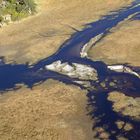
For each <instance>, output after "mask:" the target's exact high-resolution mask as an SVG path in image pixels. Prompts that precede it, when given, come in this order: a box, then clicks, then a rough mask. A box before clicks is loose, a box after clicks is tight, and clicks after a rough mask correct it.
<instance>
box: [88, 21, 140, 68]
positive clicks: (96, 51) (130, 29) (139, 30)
mask: <svg viewBox="0 0 140 140" xmlns="http://www.w3.org/2000/svg"><path fill="white" fill-rule="evenodd" d="M139 38H140V22H139V21H137V20H136V21H126V22H124V23H121V24H119V25H118V26H117V27H115V28H113V29H112V30H111V34H108V35H107V36H106V37H105V38H104V39H103V40H102V41H100V42H99V43H97V44H96V45H95V46H94V47H92V48H91V49H90V50H89V51H88V55H89V57H90V58H91V59H93V60H100V61H103V62H105V63H106V64H107V65H112V64H125V63H128V64H129V65H132V66H140V61H139V60H140V53H139V52H140V47H139V46H140V42H139Z"/></svg>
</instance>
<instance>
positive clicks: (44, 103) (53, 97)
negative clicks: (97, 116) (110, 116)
mask: <svg viewBox="0 0 140 140" xmlns="http://www.w3.org/2000/svg"><path fill="white" fill-rule="evenodd" d="M86 104H87V97H86V91H84V90H82V91H81V89H79V88H78V87H75V86H72V85H69V86H67V85H65V84H63V83H60V82H58V81H54V80H48V81H47V82H45V83H42V84H41V85H37V86H34V87H33V88H32V89H29V88H26V87H22V88H20V89H19V90H16V91H9V92H7V93H5V94H4V95H2V96H0V124H1V125H0V139H1V140H7V139H9V140H13V139H20V140H25V139H27V140H35V139H37V140H87V139H88V140H91V139H92V137H93V134H92V120H90V117H89V116H87V115H86V114H87V113H88V112H87V110H86Z"/></svg>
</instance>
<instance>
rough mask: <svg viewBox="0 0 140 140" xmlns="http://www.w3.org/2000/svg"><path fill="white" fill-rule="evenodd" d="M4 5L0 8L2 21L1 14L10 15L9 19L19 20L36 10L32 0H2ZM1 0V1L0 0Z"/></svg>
mask: <svg viewBox="0 0 140 140" xmlns="http://www.w3.org/2000/svg"><path fill="white" fill-rule="evenodd" d="M3 1H5V2H6V6H4V7H2V8H0V17H1V18H0V22H2V21H3V18H2V16H4V15H7V14H9V15H11V20H13V21H15V20H19V19H21V18H24V17H27V16H29V15H31V14H34V13H35V12H36V11H35V9H36V4H35V2H34V0H3ZM1 2H2V1H1Z"/></svg>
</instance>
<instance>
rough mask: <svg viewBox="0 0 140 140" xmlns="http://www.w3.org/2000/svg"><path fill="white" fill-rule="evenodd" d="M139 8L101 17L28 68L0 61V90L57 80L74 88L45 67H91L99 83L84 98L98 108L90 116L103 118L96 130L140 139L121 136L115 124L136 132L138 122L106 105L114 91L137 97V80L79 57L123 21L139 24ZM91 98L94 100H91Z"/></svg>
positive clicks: (131, 134)
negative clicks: (59, 63) (60, 64)
mask: <svg viewBox="0 0 140 140" xmlns="http://www.w3.org/2000/svg"><path fill="white" fill-rule="evenodd" d="M138 4H140V2H139V1H138V0H137V1H135V2H134V3H132V5H130V6H128V7H124V8H122V9H120V10H118V11H112V12H110V14H108V15H106V16H103V17H102V18H101V19H100V20H98V21H96V22H93V23H89V24H87V25H85V28H84V29H83V30H82V31H79V32H76V33H74V34H73V35H72V36H71V38H70V39H69V40H67V41H66V42H64V43H63V44H62V45H61V46H60V49H59V50H58V52H56V53H55V54H54V55H52V56H51V57H49V58H45V59H43V60H41V61H39V62H38V63H36V64H34V65H32V66H29V65H28V64H21V65H17V64H5V63H4V62H3V61H2V59H1V64H0V83H1V84H0V90H1V91H5V90H14V89H16V88H17V87H16V84H26V85H27V86H28V87H32V86H33V85H34V84H35V83H38V82H43V81H45V80H47V79H49V78H52V79H56V80H60V81H62V82H65V83H67V84H75V83H74V80H78V79H72V78H70V77H67V76H65V75H62V74H58V73H56V72H52V71H48V70H46V69H45V68H44V67H45V65H48V64H51V63H52V62H54V61H56V60H61V61H62V62H69V63H80V64H86V65H90V66H91V67H93V68H95V69H96V70H97V72H98V75H99V81H98V82H96V83H95V81H90V83H91V85H92V86H96V89H97V90H96V91H94V90H93V91H90V92H89V93H88V95H87V97H88V98H89V104H90V105H92V106H93V107H94V106H96V108H97V111H96V112H90V115H91V116H97V117H98V118H100V115H102V114H105V116H104V117H101V118H100V121H99V122H100V123H97V124H96V126H98V127H99V126H100V127H104V126H105V125H107V126H108V127H107V129H106V131H107V132H108V133H110V139H111V140H115V139H117V138H116V137H117V136H118V135H120V134H122V135H123V136H125V137H126V138H128V137H129V139H130V140H138V138H140V133H139V132H136V129H134V130H133V131H131V132H129V133H128V134H126V133H125V134H124V132H123V131H121V130H118V128H117V127H116V125H115V121H116V120H117V119H120V120H123V121H125V122H130V123H132V124H133V125H134V128H137V129H139V130H140V122H135V121H133V120H131V119H129V118H126V117H120V116H119V115H118V114H117V113H115V112H113V111H112V103H111V102H109V101H107V96H108V94H107V93H109V92H111V91H114V90H117V91H122V92H124V93H125V94H126V95H129V96H132V97H140V79H139V78H137V77H136V76H134V75H131V74H124V73H117V72H113V71H110V70H108V69H107V65H106V64H105V63H103V62H99V61H96V62H94V61H92V60H90V59H87V58H81V57H80V52H81V49H82V48H83V46H84V45H85V44H86V43H88V42H89V41H90V40H91V39H92V38H94V37H96V36H98V35H100V34H103V36H102V38H103V37H105V36H106V35H108V34H109V33H110V29H112V28H113V27H115V26H116V25H117V24H118V23H120V22H123V21H124V20H139V17H140V5H138ZM102 38H100V39H99V40H97V42H95V44H96V43H98V42H99V41H100V40H102ZM93 45H94V44H93ZM132 68H134V67H132ZM134 69H135V70H136V71H138V70H139V68H134ZM114 80H117V83H116V85H115V86H113V87H112V86H110V85H109V84H108V83H110V82H112V81H114ZM104 81H107V82H106V86H107V88H106V89H104V88H102V87H101V83H102V82H104ZM76 85H78V84H76ZM78 86H80V87H81V88H84V87H82V85H78ZM100 93H104V94H100ZM93 96H94V100H93V98H92V97H93ZM93 102H94V103H93ZM108 120H109V121H108ZM113 131H115V133H112V132H113ZM97 137H98V135H97Z"/></svg>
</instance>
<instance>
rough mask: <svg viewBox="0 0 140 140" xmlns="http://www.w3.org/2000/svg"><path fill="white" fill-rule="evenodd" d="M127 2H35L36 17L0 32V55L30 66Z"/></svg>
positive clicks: (96, 0) (6, 27)
mask: <svg viewBox="0 0 140 140" xmlns="http://www.w3.org/2000/svg"><path fill="white" fill-rule="evenodd" d="M130 2H131V0H125V1H124V0H115V1H112V0H104V1H102V0H76V1H75V0H72V1H67V0H57V1H56V0H39V1H38V2H37V4H38V14H37V15H35V16H33V17H30V18H27V19H25V20H23V21H20V22H19V23H18V22H17V23H12V24H10V25H8V26H5V27H3V28H2V29H0V37H1V39H0V56H4V57H5V59H6V60H7V61H8V62H9V61H16V62H17V63H26V62H29V63H34V62H36V61H38V60H40V59H42V58H46V57H48V56H50V55H52V54H53V53H54V52H56V51H57V49H58V48H59V47H60V45H61V44H62V43H63V42H64V41H65V40H66V39H68V38H69V37H70V35H71V34H72V33H73V32H75V30H74V29H73V28H75V29H77V30H80V29H81V28H82V25H84V24H86V23H89V22H92V21H94V20H97V19H99V18H100V17H101V16H102V15H104V14H106V13H107V12H108V11H111V10H116V9H117V8H120V7H122V6H124V5H127V4H129V3H130Z"/></svg>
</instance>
